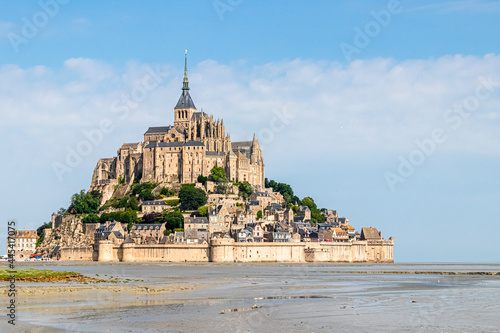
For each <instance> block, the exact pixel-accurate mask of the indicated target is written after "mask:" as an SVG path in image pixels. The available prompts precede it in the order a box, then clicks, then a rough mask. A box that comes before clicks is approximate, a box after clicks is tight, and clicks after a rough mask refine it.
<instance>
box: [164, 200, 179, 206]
mask: <svg viewBox="0 0 500 333" xmlns="http://www.w3.org/2000/svg"><path fill="white" fill-rule="evenodd" d="M165 203H166V204H167V205H169V206H177V205H178V204H179V199H170V200H165Z"/></svg>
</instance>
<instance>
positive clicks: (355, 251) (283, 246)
mask: <svg viewBox="0 0 500 333" xmlns="http://www.w3.org/2000/svg"><path fill="white" fill-rule="evenodd" d="M393 246H394V241H393V240H381V241H356V242H350V243H332V242H322V243H235V242H234V241H233V240H232V239H216V240H212V242H211V244H210V245H209V244H204V245H184V244H182V245H177V244H154V245H136V244H134V243H124V244H122V245H120V246H116V245H113V243H111V242H110V241H100V242H99V244H97V245H94V253H93V255H89V254H88V253H87V254H86V255H85V256H84V255H80V256H78V255H76V252H75V253H73V252H70V251H67V253H68V254H69V253H71V258H69V255H65V256H61V260H92V259H91V258H93V260H97V261H124V262H134V261H136V262H147V261H166V262H297V263H300V262H387V263H390V262H394V259H393ZM64 250H66V249H64ZM87 251H88V250H87ZM78 257H83V258H88V259H78Z"/></svg>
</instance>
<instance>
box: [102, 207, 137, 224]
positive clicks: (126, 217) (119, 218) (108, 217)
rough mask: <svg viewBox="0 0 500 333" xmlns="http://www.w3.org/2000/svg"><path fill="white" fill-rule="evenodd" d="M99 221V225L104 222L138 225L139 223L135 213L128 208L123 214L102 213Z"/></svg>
mask: <svg viewBox="0 0 500 333" xmlns="http://www.w3.org/2000/svg"><path fill="white" fill-rule="evenodd" d="M99 220H100V222H101V223H104V222H106V221H116V222H122V223H138V222H139V221H140V220H139V218H138V217H137V212H136V211H134V210H132V209H130V208H127V209H126V210H125V211H124V212H111V213H102V214H101V217H100V219H99Z"/></svg>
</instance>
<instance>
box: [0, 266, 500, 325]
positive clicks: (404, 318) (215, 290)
mask: <svg viewBox="0 0 500 333" xmlns="http://www.w3.org/2000/svg"><path fill="white" fill-rule="evenodd" d="M18 267H19V268H22V267H27V268H28V267H30V268H31V267H32V268H37V267H38V268H44V269H53V270H70V271H75V272H78V273H82V274H84V275H87V276H90V277H95V278H99V279H103V280H108V281H110V282H103V283H98V284H82V283H61V282H57V283H19V284H18V286H17V289H18V297H17V301H18V309H17V316H18V317H17V320H16V327H15V329H14V330H13V329H12V328H13V327H12V325H8V326H7V320H5V319H4V320H3V321H2V322H0V328H1V331H2V332H10V331H12V332H58V331H60V332H215V331H220V330H224V331H229V332H281V331H290V332H329V331H332V330H334V331H335V332H349V331H356V332H374V331H375V332H464V331H481V332H496V331H497V330H498V328H497V327H498V324H499V321H498V318H497V314H498V313H500V305H499V304H498V302H497V301H496V300H497V299H498V298H499V297H500V275H498V272H500V265H486V264H484V265H477V264H476V265H463V264H461V265H452V264H427V265H416V264H391V265H376V264H369V265H368V264H367V265H362V264H355V265H349V264H339V265H335V264H321V265H314V264H306V265H298V264H295V265H293V264H278V263H275V264H252V265H248V264H212V263H200V264H187V265H186V264H174V263H135V264H131V263H127V264H125V263H94V262H83V263H82V262H37V263H20V265H19V266H18ZM5 285H6V284H5V283H4V284H2V287H3V289H4V290H5V289H6V288H5V287H4V286H5Z"/></svg>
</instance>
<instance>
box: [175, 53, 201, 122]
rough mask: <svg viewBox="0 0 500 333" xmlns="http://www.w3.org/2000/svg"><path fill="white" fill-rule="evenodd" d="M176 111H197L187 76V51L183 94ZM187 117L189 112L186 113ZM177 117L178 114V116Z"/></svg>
mask: <svg viewBox="0 0 500 333" xmlns="http://www.w3.org/2000/svg"><path fill="white" fill-rule="evenodd" d="M174 109H176V110H177V109H194V110H196V106H194V103H193V100H192V99H191V95H189V79H188V74H187V50H186V52H185V54H184V79H183V80H182V94H181V97H180V98H179V101H178V102H177V105H176V106H175V108H174ZM186 115H187V112H186ZM176 117H177V114H176Z"/></svg>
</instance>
